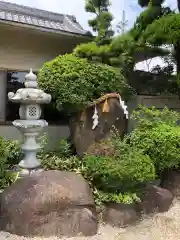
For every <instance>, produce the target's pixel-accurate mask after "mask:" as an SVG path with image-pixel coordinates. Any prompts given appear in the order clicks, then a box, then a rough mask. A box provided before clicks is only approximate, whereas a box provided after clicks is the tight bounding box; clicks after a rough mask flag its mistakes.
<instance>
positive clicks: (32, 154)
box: [8, 69, 51, 174]
mask: <svg viewBox="0 0 180 240" xmlns="http://www.w3.org/2000/svg"><path fill="white" fill-rule="evenodd" d="M8 98H9V101H11V102H14V103H20V108H19V116H20V119H18V120H15V121H14V122H13V125H14V126H15V127H16V128H17V129H18V130H19V131H20V132H21V133H22V134H23V137H24V141H23V144H22V146H21V148H22V151H23V153H24V158H23V160H21V161H20V163H19V167H20V168H21V170H22V171H21V172H22V173H25V174H30V173H31V172H34V171H37V170H39V169H40V165H41V164H40V161H38V159H37V157H36V154H37V151H38V150H39V149H40V145H39V144H38V143H37V142H36V138H37V137H38V135H39V133H40V132H41V130H42V129H43V128H44V127H46V126H48V123H47V122H46V121H45V120H42V119H40V117H41V104H48V103H50V101H51V95H49V94H46V93H45V92H44V91H42V90H40V89H37V76H36V75H35V74H34V73H33V72H32V69H31V70H30V72H29V73H28V74H27V75H26V76H25V88H21V89H18V90H17V92H16V93H13V92H9V93H8Z"/></svg>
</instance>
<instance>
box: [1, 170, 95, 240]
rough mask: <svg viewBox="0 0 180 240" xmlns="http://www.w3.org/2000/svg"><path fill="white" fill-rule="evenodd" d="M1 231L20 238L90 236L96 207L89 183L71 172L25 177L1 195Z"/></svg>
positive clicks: (92, 232)
mask: <svg viewBox="0 0 180 240" xmlns="http://www.w3.org/2000/svg"><path fill="white" fill-rule="evenodd" d="M0 207H1V213H0V216H1V217H0V230H3V231H7V232H10V233H12V234H16V235H20V236H25V237H26V236H39V237H52V236H58V237H61V236H68V237H73V236H77V235H84V236H91V235H94V234H96V233H97V216H96V207H95V204H94V201H93V196H92V192H91V190H90V187H89V185H88V183H87V182H86V181H85V180H84V178H83V177H82V176H80V175H77V174H75V173H72V172H60V171H45V172H42V173H34V174H33V175H31V176H30V177H26V178H22V179H20V180H18V181H17V182H16V183H15V184H13V185H12V186H10V187H9V188H7V189H5V191H4V192H3V193H2V194H1V195H0Z"/></svg>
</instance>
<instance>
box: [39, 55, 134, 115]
mask: <svg viewBox="0 0 180 240" xmlns="http://www.w3.org/2000/svg"><path fill="white" fill-rule="evenodd" d="M38 84H39V87H40V88H42V89H43V90H44V91H46V92H47V93H50V94H51V95H52V101H53V103H54V104H55V105H56V108H57V109H59V110H63V111H65V112H68V113H73V112H76V111H78V110H81V109H83V108H84V107H86V106H87V105H89V104H90V103H91V102H92V101H93V100H95V99H97V98H99V97H100V96H101V95H103V94H105V93H109V92H118V93H120V94H121V95H122V96H123V97H124V98H125V99H127V98H128V97H130V96H131V95H132V94H133V90H132V88H131V87H130V86H129V85H128V84H127V83H126V80H125V78H124V77H123V75H122V74H121V72H120V70H119V69H116V68H113V67H111V66H108V65H105V64H100V63H91V62H88V61H87V59H81V58H78V57H76V56H75V55H73V54H66V55H63V56H58V57H56V58H55V59H53V60H52V61H50V62H47V63H45V64H44V65H43V67H42V69H41V70H40V72H39V75H38Z"/></svg>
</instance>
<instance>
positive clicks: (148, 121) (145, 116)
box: [131, 105, 180, 130]
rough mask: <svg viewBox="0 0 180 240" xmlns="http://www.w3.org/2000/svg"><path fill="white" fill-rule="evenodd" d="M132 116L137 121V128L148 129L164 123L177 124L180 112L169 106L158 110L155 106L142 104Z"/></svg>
mask: <svg viewBox="0 0 180 240" xmlns="http://www.w3.org/2000/svg"><path fill="white" fill-rule="evenodd" d="M131 118H132V120H134V121H135V122H136V128H138V129H144V130H147V129H149V128H152V127H155V126H157V125H159V124H162V123H165V124H168V125H170V126H176V125H177V122H178V121H179V120H180V114H179V113H178V112H176V111H172V110H169V109H168V108H167V107H165V108H164V109H163V110H158V109H156V108H155V107H151V108H147V107H145V106H142V105H140V106H139V109H138V110H136V111H133V113H132V116H131Z"/></svg>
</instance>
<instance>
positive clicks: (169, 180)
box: [161, 170, 180, 197]
mask: <svg viewBox="0 0 180 240" xmlns="http://www.w3.org/2000/svg"><path fill="white" fill-rule="evenodd" d="M161 185H162V187H163V188H166V189H168V190H169V191H170V192H171V193H172V194H173V196H174V197H180V171H175V170H174V171H173V170H171V171H168V172H166V174H165V175H164V176H163V181H162V184H161Z"/></svg>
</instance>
